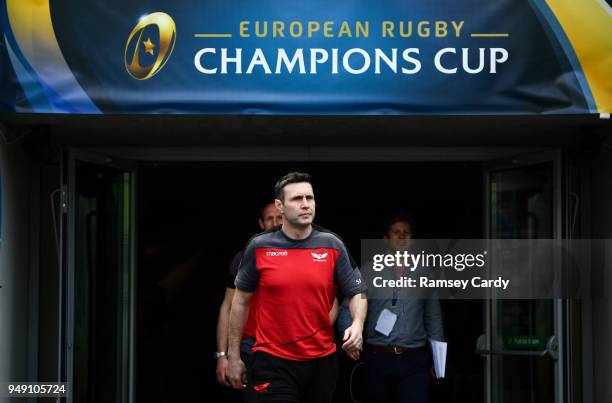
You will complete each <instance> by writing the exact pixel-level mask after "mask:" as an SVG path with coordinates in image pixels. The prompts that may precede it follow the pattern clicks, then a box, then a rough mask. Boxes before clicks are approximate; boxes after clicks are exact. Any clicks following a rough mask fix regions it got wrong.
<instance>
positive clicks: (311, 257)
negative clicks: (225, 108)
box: [227, 173, 367, 403]
mask: <svg viewBox="0 0 612 403" xmlns="http://www.w3.org/2000/svg"><path fill="white" fill-rule="evenodd" d="M275 193H276V198H277V199H276V201H275V202H276V205H277V207H278V208H279V209H280V210H281V212H282V213H283V225H282V226H281V227H280V228H277V229H276V230H273V231H270V232H266V233H263V234H261V235H258V236H256V237H254V238H253V239H252V240H251V241H250V242H249V244H248V245H247V247H246V249H245V253H244V257H243V261H242V264H241V267H240V270H239V272H238V276H237V278H236V283H235V284H236V293H235V296H234V301H233V303H232V311H231V314H230V336H229V365H228V371H227V375H228V379H229V380H230V383H231V384H232V386H233V387H234V388H236V389H242V388H244V387H245V384H246V373H245V368H244V364H243V362H242V361H241V360H240V354H239V353H240V339H241V336H242V332H243V328H244V323H245V321H246V318H247V315H248V311H249V303H250V298H251V295H252V293H253V291H255V290H257V295H258V296H257V298H258V300H257V317H256V323H257V327H256V331H255V340H256V343H255V347H254V348H253V351H254V352H255V356H254V358H253V363H252V370H251V374H250V375H251V384H252V385H253V389H254V390H255V392H256V394H257V398H258V399H259V401H276V402H296V403H297V402H300V403H307V402H313V403H314V402H317V403H319V402H321V403H326V402H331V399H332V396H333V392H334V389H335V384H336V377H337V363H336V357H335V354H334V352H335V351H336V346H335V343H334V335H333V327H332V324H331V322H330V320H329V311H330V309H331V308H332V306H333V303H334V298H335V296H336V287H339V288H340V290H341V291H342V293H343V294H344V295H346V296H348V297H349V310H350V312H351V316H352V324H351V326H349V327H348V328H347V329H346V331H345V332H344V337H343V341H344V344H343V346H342V348H343V349H344V350H345V351H347V352H348V353H355V352H357V353H358V352H359V351H361V350H362V343H363V340H362V331H363V322H364V319H365V312H366V311H367V302H366V300H365V299H364V298H362V297H361V292H362V291H363V284H362V280H361V276H360V274H359V271H358V270H354V269H353V267H352V266H351V264H350V259H349V256H348V253H347V251H346V249H345V247H344V244H343V243H342V241H340V240H339V239H338V237H336V236H335V235H334V234H332V233H330V232H326V231H323V230H320V229H317V228H314V227H313V225H312V221H313V219H314V213H315V201H314V192H313V190H312V186H311V184H310V176H309V175H308V174H300V173H291V174H288V175H286V176H285V177H283V178H281V180H280V181H279V182H278V183H277V184H276V187H275Z"/></svg>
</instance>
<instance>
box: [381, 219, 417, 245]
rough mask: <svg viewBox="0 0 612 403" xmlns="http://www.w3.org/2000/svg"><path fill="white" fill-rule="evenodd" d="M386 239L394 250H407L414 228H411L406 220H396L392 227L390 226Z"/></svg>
mask: <svg viewBox="0 0 612 403" xmlns="http://www.w3.org/2000/svg"><path fill="white" fill-rule="evenodd" d="M385 239H388V240H389V245H390V246H391V248H393V249H394V250H405V249H407V248H408V245H409V244H410V240H411V239H412V228H410V224H409V223H407V222H405V221H397V222H394V223H393V224H392V225H391V227H389V231H388V232H387V235H385Z"/></svg>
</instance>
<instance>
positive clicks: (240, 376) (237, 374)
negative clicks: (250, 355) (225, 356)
mask: <svg viewBox="0 0 612 403" xmlns="http://www.w3.org/2000/svg"><path fill="white" fill-rule="evenodd" d="M227 379H228V380H229V383H230V385H231V386H232V388H234V389H237V390H243V389H245V388H246V384H247V372H246V367H245V365H244V362H242V360H241V359H240V358H230V359H229V362H228V366H227Z"/></svg>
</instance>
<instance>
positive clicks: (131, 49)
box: [124, 13, 176, 80]
mask: <svg viewBox="0 0 612 403" xmlns="http://www.w3.org/2000/svg"><path fill="white" fill-rule="evenodd" d="M145 32H146V33H145ZM175 43H176V25H175V23H174V20H173V19H172V17H170V16H169V15H168V14H166V13H153V14H149V15H147V16H144V17H143V18H141V19H140V21H138V24H137V25H136V27H134V29H133V30H132V33H130V37H129V38H128V40H127V43H126V44H125V55H124V61H125V68H126V69H127V71H128V73H130V75H131V76H132V77H134V78H135V79H136V80H147V79H149V78H151V77H153V76H154V75H155V74H157V73H158V72H159V71H160V70H161V69H163V68H164V66H165V65H166V63H167V62H168V60H169V59H170V56H172V51H173V50H174V44H175ZM130 54H131V55H132V56H131V60H128V59H129V55H130ZM141 58H142V59H143V61H146V60H147V59H152V62H151V63H149V64H148V66H147V67H143V66H142V65H141V64H140V61H141Z"/></svg>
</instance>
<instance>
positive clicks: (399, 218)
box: [384, 211, 416, 235]
mask: <svg viewBox="0 0 612 403" xmlns="http://www.w3.org/2000/svg"><path fill="white" fill-rule="evenodd" d="M397 222H405V223H408V225H410V231H411V232H412V234H413V235H414V232H415V231H416V224H415V221H414V218H413V217H412V214H410V213H408V212H406V211H399V212H396V213H394V214H392V215H390V216H389V217H387V219H386V220H385V227H384V231H385V232H384V234H385V235H387V234H388V233H389V230H390V229H391V227H392V226H393V224H395V223H397Z"/></svg>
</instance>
